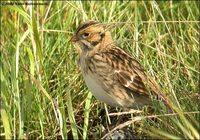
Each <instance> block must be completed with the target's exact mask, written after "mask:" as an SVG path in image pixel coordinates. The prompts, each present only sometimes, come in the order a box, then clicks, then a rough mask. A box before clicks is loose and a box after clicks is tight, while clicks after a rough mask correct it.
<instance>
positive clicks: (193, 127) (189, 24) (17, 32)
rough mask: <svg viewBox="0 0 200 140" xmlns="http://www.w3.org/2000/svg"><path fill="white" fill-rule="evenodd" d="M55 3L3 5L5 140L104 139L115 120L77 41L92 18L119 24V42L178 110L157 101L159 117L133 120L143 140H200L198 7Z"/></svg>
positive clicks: (1, 125)
mask: <svg viewBox="0 0 200 140" xmlns="http://www.w3.org/2000/svg"><path fill="white" fill-rule="evenodd" d="M48 3H49V4H47V5H38V6H36V5H34V6H33V7H31V6H28V5H15V6H14V5H6V4H5V3H4V4H3V2H2V3H1V53H0V54H1V61H0V65H1V67H0V68H1V98H0V103H1V108H0V109H1V121H0V128H1V129H0V130H1V131H0V132H1V134H0V138H6V139H10V138H17V139H22V138H29V139H30V138H33V139H35V138H42V139H55V138H63V139H72V138H74V139H90V138H101V137H103V135H104V130H103V127H104V129H106V130H107V127H105V125H104V124H105V120H106V122H107V123H106V126H108V125H110V124H109V123H108V122H109V121H108V119H109V118H108V116H107V115H106V114H103V116H102V113H101V112H102V110H104V106H103V103H101V102H100V101H98V100H95V99H94V98H93V97H92V96H91V93H90V92H89V91H88V89H87V87H86V85H85V83H84V81H83V78H82V76H81V73H80V69H79V66H78V65H77V61H78V53H77V52H76V50H75V49H74V47H73V45H72V43H71V42H70V41H69V40H70V38H71V37H72V35H73V32H74V31H75V29H76V28H77V26H78V25H79V24H80V23H81V22H83V21H85V20H97V21H100V22H103V23H108V24H111V25H114V26H113V28H112V29H111V32H112V36H113V38H114V39H115V40H117V42H119V43H120V44H121V45H120V47H122V48H124V49H126V50H128V51H129V52H130V53H131V54H132V55H133V56H134V57H135V58H136V59H138V60H139V61H140V62H141V63H142V64H143V66H144V67H145V69H146V71H147V72H148V73H149V74H150V75H151V76H152V77H154V78H155V79H156V81H157V82H158V83H159V85H160V86H161V88H162V90H163V91H165V92H166V93H167V94H168V96H169V98H170V99H171V101H172V103H173V107H175V108H176V110H175V113H176V114H168V113H167V112H165V107H164V105H162V104H157V103H155V108H156V114H157V115H156V116H154V115H153V116H152V115H149V116H148V115H145V116H142V115H141V114H139V116H137V117H138V118H134V115H133V116H132V121H130V120H127V121H129V123H130V124H132V125H134V127H133V129H134V130H133V132H134V133H135V135H136V137H137V138H142V139H143V138H166V139H167V138H169V139H175V138H177V139H198V138H199V131H200V126H199V123H198V122H199V121H200V120H199V117H200V116H199V115H200V114H199V111H198V109H199V106H198V105H199V103H198V101H199V87H198V85H199V83H198V82H199V29H200V28H199V24H200V21H199V10H198V6H199V5H198V1H181V2H179V1H173V2H172V1H167V2H165V1H158V2H154V1H145V2H142V1H141V2H137V1H130V2H128V1H127V2H120V1H112V2H109V1H104V2H102V1H98V2H97V1H91V2H86V1H83V2H81V1H65V2H61V1H58V2H48ZM31 8H32V9H31ZM31 13H32V14H31ZM109 111H110V108H108V112H109ZM100 116H101V117H100ZM152 117H156V118H157V119H158V121H157V122H155V121H152V119H151V118H152ZM110 119H111V122H113V120H112V117H110ZM122 125H125V124H122Z"/></svg>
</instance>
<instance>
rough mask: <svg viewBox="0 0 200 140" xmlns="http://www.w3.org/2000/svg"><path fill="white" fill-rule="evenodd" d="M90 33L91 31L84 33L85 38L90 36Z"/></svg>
mask: <svg viewBox="0 0 200 140" xmlns="http://www.w3.org/2000/svg"><path fill="white" fill-rule="evenodd" d="M89 35H90V34H89V33H83V35H82V36H83V38H86V37H88V36H89Z"/></svg>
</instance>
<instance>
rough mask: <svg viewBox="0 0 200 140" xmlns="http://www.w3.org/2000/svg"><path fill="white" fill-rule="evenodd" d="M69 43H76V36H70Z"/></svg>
mask: <svg viewBox="0 0 200 140" xmlns="http://www.w3.org/2000/svg"><path fill="white" fill-rule="evenodd" d="M70 41H71V42H77V41H79V39H78V38H77V37H76V36H72V38H71V39H70Z"/></svg>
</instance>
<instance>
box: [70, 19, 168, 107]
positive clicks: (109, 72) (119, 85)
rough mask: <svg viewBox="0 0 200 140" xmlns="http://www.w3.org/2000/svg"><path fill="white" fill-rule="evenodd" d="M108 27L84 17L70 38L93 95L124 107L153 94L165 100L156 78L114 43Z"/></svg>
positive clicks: (138, 103)
mask: <svg viewBox="0 0 200 140" xmlns="http://www.w3.org/2000/svg"><path fill="white" fill-rule="evenodd" d="M108 27H109V26H108V24H104V23H100V22H98V21H86V22H83V23H81V24H80V25H79V26H78V28H77V29H76V31H75V32H74V34H73V36H72V38H71V39H70V41H71V42H72V43H73V44H74V45H78V46H79V47H80V50H81V51H80V59H79V63H80V68H81V73H82V75H83V78H84V81H85V83H86V85H87V87H88V89H89V90H90V91H91V92H92V94H93V95H94V96H95V98H96V99H98V100H100V101H102V102H104V103H106V104H108V105H110V106H113V107H120V108H125V109H127V108H128V109H138V108H142V107H144V106H148V105H149V104H150V103H151V102H152V98H151V97H152V96H153V95H156V96H160V97H161V98H162V99H163V100H164V101H165V102H166V103H168V99H167V98H166V95H165V94H163V92H162V91H161V88H160V86H159V85H158V84H157V82H156V81H155V80H154V79H153V78H152V77H151V76H149V75H148V74H147V73H146V71H145V70H144V68H143V66H142V65H141V64H140V63H139V62H138V61H137V60H136V59H135V58H134V57H133V56H132V55H131V54H130V53H128V52H127V51H126V50H124V49H122V47H120V46H119V45H118V44H116V41H114V40H113V38H112V36H111V32H110V31H109V28H108Z"/></svg>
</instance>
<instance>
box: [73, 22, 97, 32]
mask: <svg viewBox="0 0 200 140" xmlns="http://www.w3.org/2000/svg"><path fill="white" fill-rule="evenodd" d="M95 24H98V22H96V21H90V22H86V23H83V24H81V25H80V26H79V27H78V29H77V31H76V32H77V33H78V32H79V31H80V30H82V29H85V28H87V27H89V26H91V25H95Z"/></svg>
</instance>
